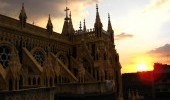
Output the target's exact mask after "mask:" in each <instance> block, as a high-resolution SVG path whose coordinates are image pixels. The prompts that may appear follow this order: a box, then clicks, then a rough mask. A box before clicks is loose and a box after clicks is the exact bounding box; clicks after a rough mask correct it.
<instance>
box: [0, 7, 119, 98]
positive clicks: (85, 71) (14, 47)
mask: <svg viewBox="0 0 170 100" xmlns="http://www.w3.org/2000/svg"><path fill="white" fill-rule="evenodd" d="M65 11H66V17H65V19H64V25H63V29H62V33H57V32H54V31H53V24H52V21H51V19H50V16H49V19H48V21H47V26H46V29H44V28H41V27H38V26H35V25H33V24H29V23H27V15H26V12H25V8H24V5H23V6H22V9H21V12H20V14H19V20H17V19H13V18H10V17H7V16H4V15H0V100H59V98H57V97H58V96H60V94H61V95H64V94H81V95H85V94H89V95H90V94H91V93H92V94H99V95H102V94H105V93H112V94H113V95H114V98H115V100H120V98H121V97H122V81H121V65H120V62H119V54H118V53H117V51H116V49H115V43H114V31H113V29H112V25H111V21H110V16H109V17H108V29H107V30H106V31H105V30H103V25H102V22H101V20H100V16H99V12H98V6H97V7H96V21H95V23H94V28H93V29H90V30H88V29H86V25H85V21H84V23H83V25H81V23H80V29H79V30H77V31H75V30H74V28H73V24H72V18H71V13H70V14H68V11H69V9H68V7H66V10H65ZM99 88H100V89H99Z"/></svg>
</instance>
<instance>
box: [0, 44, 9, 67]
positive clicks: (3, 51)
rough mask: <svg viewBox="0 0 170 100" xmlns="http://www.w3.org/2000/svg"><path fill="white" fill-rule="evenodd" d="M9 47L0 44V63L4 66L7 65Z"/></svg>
mask: <svg viewBox="0 0 170 100" xmlns="http://www.w3.org/2000/svg"><path fill="white" fill-rule="evenodd" d="M10 55H11V53H10V49H9V48H8V47H7V46H0V63H1V65H2V66H3V67H4V68H7V67H8V66H9V59H10Z"/></svg>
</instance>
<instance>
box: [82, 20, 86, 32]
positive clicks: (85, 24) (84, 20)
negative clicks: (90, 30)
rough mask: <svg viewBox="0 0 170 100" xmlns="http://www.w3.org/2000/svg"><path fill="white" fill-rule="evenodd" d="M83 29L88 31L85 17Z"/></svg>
mask: <svg viewBox="0 0 170 100" xmlns="http://www.w3.org/2000/svg"><path fill="white" fill-rule="evenodd" d="M83 31H84V32H86V20H85V19H84V28H83Z"/></svg>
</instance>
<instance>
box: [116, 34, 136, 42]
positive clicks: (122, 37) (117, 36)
mask: <svg viewBox="0 0 170 100" xmlns="http://www.w3.org/2000/svg"><path fill="white" fill-rule="evenodd" d="M132 37H133V35H132V34H126V33H121V34H119V35H116V36H115V39H116V40H122V39H126V38H132Z"/></svg>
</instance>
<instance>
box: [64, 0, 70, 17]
mask: <svg viewBox="0 0 170 100" xmlns="http://www.w3.org/2000/svg"><path fill="white" fill-rule="evenodd" d="M67 3H68V2H67V0H66V9H65V10H64V11H65V12H66V18H65V20H69V18H68V11H69V10H70V9H69V8H68V7H67Z"/></svg>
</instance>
